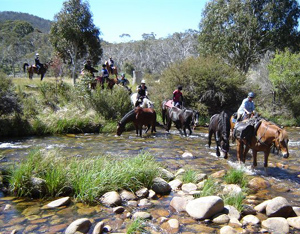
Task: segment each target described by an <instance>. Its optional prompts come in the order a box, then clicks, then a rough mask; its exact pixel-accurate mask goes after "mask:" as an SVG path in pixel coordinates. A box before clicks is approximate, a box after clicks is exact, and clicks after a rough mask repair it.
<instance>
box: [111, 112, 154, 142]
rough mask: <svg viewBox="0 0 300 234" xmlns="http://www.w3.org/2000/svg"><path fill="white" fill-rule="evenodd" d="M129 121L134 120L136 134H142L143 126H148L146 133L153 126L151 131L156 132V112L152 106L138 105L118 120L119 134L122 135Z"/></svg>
mask: <svg viewBox="0 0 300 234" xmlns="http://www.w3.org/2000/svg"><path fill="white" fill-rule="evenodd" d="M129 122H133V124H134V127H135V130H136V135H137V136H138V135H140V136H142V128H143V126H144V125H145V126H147V129H146V131H145V133H147V132H148V130H149V129H150V127H151V133H153V132H156V129H155V124H156V112H155V110H153V109H152V108H141V107H136V108H134V109H133V110H131V111H129V112H128V113H127V114H126V115H125V116H124V117H123V118H122V119H121V121H120V122H118V127H117V135H118V136H120V135H121V134H122V132H124V130H125V125H126V124H127V123H129Z"/></svg>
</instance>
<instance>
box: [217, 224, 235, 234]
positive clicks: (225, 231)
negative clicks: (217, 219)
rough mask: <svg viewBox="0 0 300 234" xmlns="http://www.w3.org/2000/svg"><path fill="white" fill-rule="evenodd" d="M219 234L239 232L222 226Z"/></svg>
mask: <svg viewBox="0 0 300 234" xmlns="http://www.w3.org/2000/svg"><path fill="white" fill-rule="evenodd" d="M220 234H239V232H238V231H237V230H235V229H234V228H232V227H230V226H224V227H222V228H221V229H220Z"/></svg>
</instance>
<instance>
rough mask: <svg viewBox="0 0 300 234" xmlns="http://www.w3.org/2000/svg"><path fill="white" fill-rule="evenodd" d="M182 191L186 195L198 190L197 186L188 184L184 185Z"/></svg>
mask: <svg viewBox="0 0 300 234" xmlns="http://www.w3.org/2000/svg"><path fill="white" fill-rule="evenodd" d="M181 190H182V191H183V192H185V193H190V192H192V191H196V190H197V185H196V184H194V183H187V184H183V185H182V186H181Z"/></svg>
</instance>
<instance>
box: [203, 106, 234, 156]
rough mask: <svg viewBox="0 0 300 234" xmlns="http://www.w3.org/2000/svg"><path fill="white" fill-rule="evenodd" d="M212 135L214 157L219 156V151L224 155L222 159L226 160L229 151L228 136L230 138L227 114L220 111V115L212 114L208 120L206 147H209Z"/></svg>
mask: <svg viewBox="0 0 300 234" xmlns="http://www.w3.org/2000/svg"><path fill="white" fill-rule="evenodd" d="M212 135H214V138H215V141H216V144H217V146H216V155H217V156H218V157H219V156H220V150H219V148H221V150H222V151H223V152H224V153H225V155H224V158H225V159H226V158H227V153H228V151H229V136H230V121H229V117H228V114H227V113H226V112H225V111H222V112H221V113H220V114H214V115H213V116H212V117H211V118H210V122H209V133H208V147H209V148H210V145H211V138H212Z"/></svg>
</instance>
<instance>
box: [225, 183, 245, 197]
mask: <svg viewBox="0 0 300 234" xmlns="http://www.w3.org/2000/svg"><path fill="white" fill-rule="evenodd" d="M241 192H242V189H241V187H240V186H238V185H237V184H225V185H224V189H223V194H229V195H238V194H239V193H241Z"/></svg>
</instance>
